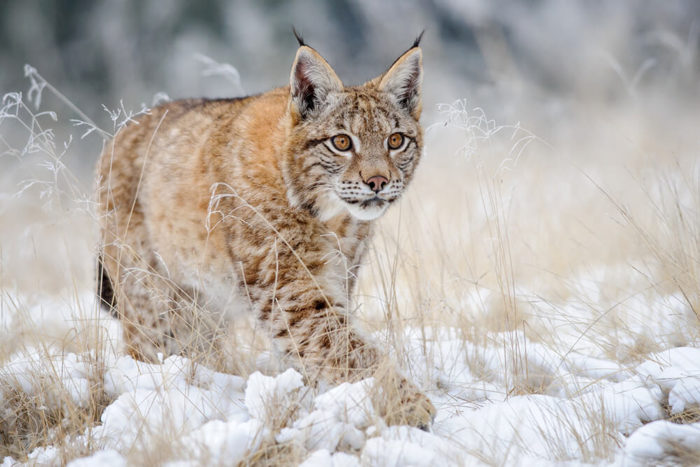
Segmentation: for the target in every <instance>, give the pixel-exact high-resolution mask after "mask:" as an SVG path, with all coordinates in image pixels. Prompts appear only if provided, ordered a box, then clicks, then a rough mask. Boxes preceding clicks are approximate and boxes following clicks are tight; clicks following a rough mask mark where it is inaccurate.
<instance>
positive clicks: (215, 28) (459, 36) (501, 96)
mask: <svg viewBox="0 0 700 467" xmlns="http://www.w3.org/2000/svg"><path fill="white" fill-rule="evenodd" d="M293 25H294V26H295V27H296V28H297V29H298V30H299V31H300V32H301V33H302V34H303V36H304V37H305V38H306V40H307V42H308V43H309V44H310V45H311V46H313V47H315V48H317V49H318V50H319V52H321V54H322V55H324V56H325V57H326V58H327V60H328V61H329V62H330V63H331V65H332V66H333V67H334V68H335V69H336V71H337V72H338V74H339V76H340V77H341V78H342V79H343V80H344V81H345V82H346V83H351V84H355V83H361V82H363V81H364V80H367V79H370V78H372V77H374V76H376V75H377V74H379V73H380V72H382V71H383V70H384V69H385V68H386V67H387V66H388V65H389V64H390V63H391V62H392V61H393V60H394V59H395V58H396V57H397V56H398V55H399V54H400V53H401V52H402V51H403V50H405V49H406V48H407V47H408V46H409V45H410V44H411V43H412V41H413V39H414V38H415V37H416V36H417V35H418V34H419V33H420V31H421V30H423V29H425V30H426V33H425V37H424V40H423V44H422V45H423V47H424V49H425V69H426V71H425V76H426V78H425V103H426V105H425V108H426V109H427V111H428V113H427V115H426V117H428V118H430V115H431V111H433V110H434V109H435V107H436V104H437V103H440V102H452V101H454V100H456V99H458V98H467V99H469V101H470V102H471V103H473V104H474V105H478V106H481V107H484V108H487V109H488V110H489V111H490V112H489V113H490V114H491V115H492V116H493V117H494V118H496V119H497V120H508V121H511V120H517V121H522V120H527V121H528V123H529V124H530V127H532V129H533V130H536V131H537V132H538V135H539V136H542V137H543V138H546V139H547V138H549V136H550V135H548V134H547V133H548V131H549V130H551V122H552V121H556V120H558V119H561V118H563V117H565V116H566V115H567V112H570V111H572V110H571V109H573V108H575V106H576V104H577V102H580V101H583V102H587V103H589V104H590V103H593V102H608V103H609V102H615V101H619V100H631V99H639V100H644V101H647V100H648V99H650V98H655V97H658V96H662V97H663V98H664V99H666V100H668V99H672V98H680V99H681V100H683V101H684V102H686V103H687V104H688V105H694V104H695V103H697V102H698V97H700V96H699V91H700V80H699V79H698V77H699V74H700V61H699V60H698V57H697V46H698V35H699V34H700V3H699V2H697V1H695V0H668V1H658V0H634V1H628V2H615V1H603V0H592V1H578V2H568V1H561V0H499V1H491V0H422V1H415V2H407V1H401V0H393V1H381V2H377V1H373V0H358V1H350V0H336V1H328V2H324V1H320V0H318V1H315V0H295V1H282V0H279V1H274V0H263V1H257V0H247V1H246V0H236V1H230V0H202V1H198V2H191V1H187V0H172V1H168V2H160V1H142V0H117V1H85V0H74V1H67V0H64V1H60V0H46V1H31V0H30V1H26V0H3V1H2V3H1V4H0V44H2V47H0V90H1V91H2V92H3V93H4V92H9V91H15V90H17V91H19V90H24V91H26V89H27V84H28V83H27V80H26V79H25V77H24V73H23V66H24V65H25V64H30V65H32V66H33V67H35V68H36V69H37V70H38V72H39V73H40V74H41V75H42V76H43V77H44V78H45V79H46V80H47V81H48V82H49V83H51V84H53V85H54V86H55V87H56V88H58V89H59V90H60V91H61V92H62V93H63V94H64V95H65V96H66V97H67V98H68V99H69V100H70V101H72V102H73V103H75V105H76V106H77V107H79V108H80V109H82V110H83V111H84V112H85V113H86V115H88V116H89V117H90V118H91V119H93V120H95V121H96V122H97V123H98V124H105V125H106V124H107V122H108V121H109V120H108V115H107V114H106V113H105V112H103V110H102V108H101V106H102V105H103V104H104V105H105V106H107V107H109V108H114V107H117V106H118V104H119V101H120V100H123V101H124V103H125V105H126V106H127V108H137V107H139V105H140V104H141V103H142V102H143V103H145V104H146V105H151V104H152V103H153V100H154V96H155V95H156V94H158V93H165V94H167V96H169V97H170V98H173V99H175V98H182V97H191V96H208V97H222V96H234V95H239V94H251V93H258V92H261V91H264V90H267V89H269V88H271V87H274V86H279V85H284V84H286V82H287V77H288V72H289V67H290V65H291V62H292V60H293V57H294V52H295V49H296V47H297V44H296V41H295V40H294V37H293V36H292V33H291V29H292V26H293ZM202 56H205V57H209V58H211V59H213V60H215V61H216V62H221V63H229V64H231V65H232V66H233V67H235V69H236V70H237V71H238V73H240V83H236V82H235V80H232V79H230V75H229V76H228V77H222V76H221V75H217V74H213V75H212V74H211V71H212V69H211V66H208V65H207V63H206V61H205V60H206V59H205V58H203V57H202ZM649 90H653V94H654V95H653V96H650V95H649V94H648V92H649ZM161 96H162V94H161ZM654 105H661V103H659V102H658V101H656V100H654ZM533 107H534V108H536V110H537V111H536V112H533V111H532V108H533ZM526 110H527V112H525V111H526ZM533 120H537V121H533ZM543 129H549V130H548V131H545V132H543V131H542V130H543Z"/></svg>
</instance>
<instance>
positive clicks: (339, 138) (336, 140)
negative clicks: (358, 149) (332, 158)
mask: <svg viewBox="0 0 700 467" xmlns="http://www.w3.org/2000/svg"><path fill="white" fill-rule="evenodd" d="M331 143H333V146H335V148H336V149H337V150H338V151H349V150H350V148H351V147H352V141H351V140H350V137H349V136H348V135H335V136H334V137H332V138H331Z"/></svg>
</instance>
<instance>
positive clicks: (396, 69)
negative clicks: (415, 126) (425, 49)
mask: <svg viewBox="0 0 700 467" xmlns="http://www.w3.org/2000/svg"><path fill="white" fill-rule="evenodd" d="M422 83H423V53H422V52H421V49H420V47H418V46H417V45H414V47H412V48H410V49H408V51H406V52H405V53H404V54H403V55H402V56H400V57H399V58H398V59H397V60H396V61H395V62H394V64H393V65H391V68H389V70H388V71H387V72H386V73H384V74H383V75H382V76H381V77H380V79H379V84H378V85H377V89H379V90H380V91H384V92H386V93H388V94H390V95H391V96H393V97H394V98H395V99H396V102H397V103H398V104H399V105H400V106H401V107H403V108H404V109H406V110H407V111H408V113H410V114H411V115H412V116H413V118H415V119H416V120H418V119H419V118H420V113H421V110H422V109H423V104H422V101H421V85H422Z"/></svg>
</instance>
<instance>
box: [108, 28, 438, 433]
mask: <svg viewBox="0 0 700 467" xmlns="http://www.w3.org/2000/svg"><path fill="white" fill-rule="evenodd" d="M421 80H422V64H421V50H420V48H419V47H418V46H417V44H416V45H415V46H414V47H412V48H411V49H409V50H408V51H407V52H405V53H404V54H403V55H402V56H401V57H400V58H399V59H398V60H397V61H396V62H395V63H394V64H393V65H392V66H391V68H390V69H389V70H388V71H387V72H385V73H384V74H382V75H381V76H379V77H377V78H376V79H374V80H371V81H369V82H367V83H365V84H363V85H360V86H353V87H350V86H347V87H346V86H344V85H343V84H342V82H341V81H340V79H339V78H338V77H337V76H336V74H335V72H334V71H333V70H332V69H331V67H330V66H329V65H328V63H327V62H326V61H325V60H324V59H323V58H322V57H321V56H320V55H319V54H318V53H317V52H316V51H315V50H314V49H312V48H310V47H308V46H306V45H304V44H303V42H302V43H301V46H300V47H299V50H298V52H297V54H296V58H295V61H294V64H293V66H292V72H291V76H290V85H289V86H288V87H284V88H279V89H274V90H272V91H269V92H267V93H264V94H261V95H258V96H251V97H246V98H242V99H224V100H206V99H196V100H183V101H176V102H172V103H168V104H165V105H162V106H160V107H157V108H155V109H153V110H152V111H151V112H150V113H149V114H148V115H145V116H143V117H141V118H139V119H138V121H136V122H134V123H132V124H130V125H128V126H127V127H126V128H125V129H123V130H122V131H120V132H119V133H118V134H117V135H116V136H115V138H114V139H113V141H111V143H110V144H109V145H108V147H107V148H106V149H105V151H104V153H103V154H102V157H101V159H100V162H99V167H98V190H97V192H98V198H99V206H100V214H101V219H102V222H101V227H102V239H103V244H102V251H101V268H100V271H103V273H101V279H102V282H103V284H105V285H111V286H112V288H113V297H105V300H106V301H108V303H109V304H111V305H113V306H114V307H115V311H116V313H117V315H118V316H119V317H120V318H121V319H122V321H123V324H124V336H125V340H126V343H127V346H128V350H129V352H130V353H131V354H132V355H134V356H135V357H137V358H140V359H144V360H155V359H157V358H158V354H163V355H169V354H177V353H191V352H193V351H203V353H205V354H206V353H207V352H210V353H211V352H215V351H216V350H217V349H218V344H217V342H218V339H220V338H221V336H220V333H219V332H218V330H220V329H221V327H222V326H221V325H222V323H225V322H227V320H228V319H229V318H230V317H231V316H232V314H233V313H232V311H233V310H235V309H239V308H243V309H248V310H252V312H253V313H255V315H256V316H257V318H258V319H259V321H260V322H261V323H262V324H264V326H265V327H266V329H268V331H269V333H270V336H271V337H272V338H273V341H274V342H275V344H276V345H277V347H279V348H280V349H281V350H282V351H283V352H284V354H285V355H287V356H288V357H290V358H291V359H292V360H293V361H294V362H296V364H297V365H298V366H299V367H300V368H302V369H303V370H304V372H305V373H306V374H307V375H309V377H310V378H312V379H321V380H325V381H327V382H330V383H337V382H340V381H347V380H349V381H354V380H357V379H359V378H365V377H367V376H371V375H372V374H374V372H375V371H377V369H378V368H379V364H380V361H381V360H382V358H383V354H382V352H381V351H380V350H379V349H378V348H377V347H376V346H375V345H374V344H373V343H371V342H370V341H369V340H368V339H367V338H366V337H364V336H363V335H362V334H361V333H360V332H359V331H357V330H356V329H355V328H354V327H353V326H352V325H351V322H350V321H351V316H350V315H349V310H350V303H349V297H350V295H351V294H352V291H353V288H354V284H355V278H356V275H357V270H358V268H359V265H360V263H361V261H362V257H363V255H364V253H365V250H366V248H367V242H368V240H369V238H370V232H371V230H372V222H371V221H372V220H373V219H376V218H377V217H379V216H381V214H382V213H383V212H384V211H385V210H386V209H387V207H388V206H389V205H390V204H392V203H393V202H395V201H396V200H397V199H399V197H400V196H401V194H402V193H403V191H404V189H405V187H406V186H407V185H408V184H409V182H410V181H411V179H412V178H413V175H414V171H415V168H416V166H417V164H418V162H419V160H420V156H421V149H422V144H423V135H422V130H421V127H420V124H419V122H418V119H419V117H420V113H421V103H420V91H421ZM396 132H398V133H401V134H402V135H403V136H404V139H403V140H402V141H403V144H402V145H401V146H400V147H399V148H398V149H390V148H389V147H388V146H387V138H388V137H389V136H390V135H391V134H392V133H396ZM337 134H345V135H348V136H349V137H350V139H351V141H352V147H351V149H350V150H347V151H340V150H338V149H337V148H336V147H334V145H333V144H332V141H331V139H330V138H332V137H333V136H334V135H337ZM371 177H384V178H382V180H384V179H386V183H385V184H384V185H383V188H382V189H381V190H380V191H378V192H376V191H375V190H374V189H372V188H371V185H369V184H368V179H369V178H371ZM107 289H110V288H109V287H103V290H107ZM396 388H397V390H398V391H399V392H400V395H401V400H402V401H403V403H404V405H405V407H406V410H405V411H404V412H403V415H402V416H401V417H402V418H401V419H396V420H394V421H397V422H399V421H408V422H410V423H413V424H416V425H425V424H427V423H428V422H429V420H430V418H431V416H432V414H433V413H434V408H433V407H432V405H431V404H430V402H429V400H428V399H427V398H426V397H425V396H424V395H423V394H422V393H420V392H419V391H418V390H417V389H416V388H415V386H414V385H412V384H411V383H409V382H408V381H406V380H405V379H403V378H400V380H399V382H398V383H397V385H396Z"/></svg>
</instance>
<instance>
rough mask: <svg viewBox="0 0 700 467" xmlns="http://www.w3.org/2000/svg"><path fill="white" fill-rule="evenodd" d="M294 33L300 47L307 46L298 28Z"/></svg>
mask: <svg viewBox="0 0 700 467" xmlns="http://www.w3.org/2000/svg"><path fill="white" fill-rule="evenodd" d="M292 32H293V33H294V37H296V38H297V42H298V43H299V47H301V46H302V45H306V43H305V42H304V38H303V37H301V34H299V33H298V32H297V28H295V27H294V26H292ZM422 35H423V33H421V36H422ZM418 40H420V37H419V38H418Z"/></svg>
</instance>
